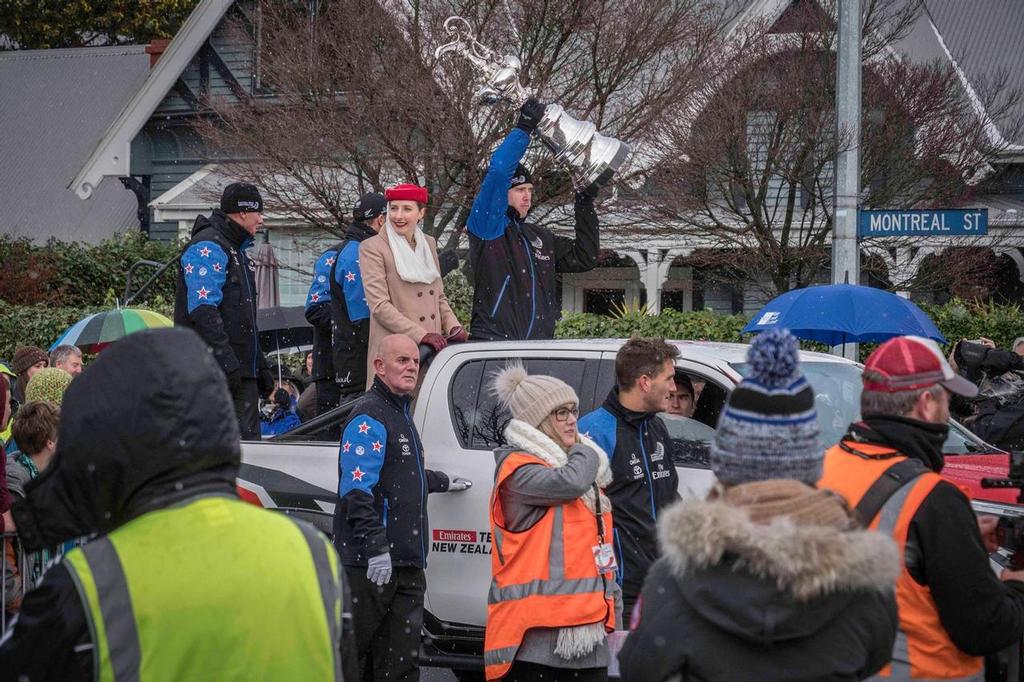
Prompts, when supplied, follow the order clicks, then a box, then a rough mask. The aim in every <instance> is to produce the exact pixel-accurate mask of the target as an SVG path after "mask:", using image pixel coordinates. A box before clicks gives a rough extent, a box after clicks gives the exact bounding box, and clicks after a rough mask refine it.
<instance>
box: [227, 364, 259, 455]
mask: <svg viewBox="0 0 1024 682" xmlns="http://www.w3.org/2000/svg"><path fill="white" fill-rule="evenodd" d="M231 397H232V398H234V401H235V415H236V416H237V417H238V430H239V431H241V432H242V440H259V439H260V389H259V385H258V382H257V381H256V380H255V379H242V380H241V381H240V382H239V384H238V389H237V390H236V391H235V394H234V395H233V396H231Z"/></svg>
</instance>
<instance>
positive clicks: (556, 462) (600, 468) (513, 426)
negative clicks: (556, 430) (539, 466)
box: [505, 419, 612, 513]
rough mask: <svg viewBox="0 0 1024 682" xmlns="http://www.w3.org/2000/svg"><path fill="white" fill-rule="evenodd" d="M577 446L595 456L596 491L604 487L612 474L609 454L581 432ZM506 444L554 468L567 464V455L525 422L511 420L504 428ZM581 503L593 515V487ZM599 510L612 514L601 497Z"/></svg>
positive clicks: (594, 505) (608, 505) (584, 495)
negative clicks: (582, 446)
mask: <svg viewBox="0 0 1024 682" xmlns="http://www.w3.org/2000/svg"><path fill="white" fill-rule="evenodd" d="M579 438H580V444H582V445H586V446H587V447H588V448H590V449H591V450H593V451H594V452H596V453H597V458H598V461H599V464H598V465H597V481H596V483H597V485H598V487H599V488H606V487H607V486H608V484H610V483H611V482H612V472H611V469H610V468H609V466H608V454H607V453H606V452H605V451H604V450H602V449H601V448H600V446H598V444H597V443H595V442H594V441H592V440H590V439H589V438H587V437H586V436H584V435H583V434H582V433H581V434H580V435H579ZM505 442H507V443H508V444H509V445H511V446H512V447H515V448H521V449H522V450H524V451H525V452H528V453H530V454H531V455H534V456H535V457H539V458H540V459H542V460H544V461H545V462H547V463H548V464H550V465H551V466H553V467H555V468H560V467H564V466H565V465H566V464H567V463H568V462H569V456H568V455H567V454H566V453H565V450H563V449H562V448H561V447H559V446H558V444H557V443H555V441H553V440H552V439H551V437H550V436H548V435H547V434H546V433H544V432H543V431H541V430H540V429H538V428H535V427H533V426H530V425H529V424H527V423H526V422H524V421H520V420H518V419H513V420H511V421H509V423H508V426H506V427H505ZM580 500H581V501H582V502H583V504H585V505H586V506H587V509H589V510H590V511H592V512H595V513H596V512H597V505H596V504H594V487H593V486H591V487H589V488H587V492H585V493H583V494H582V495H580ZM601 511H602V513H603V512H609V511H611V502H609V501H608V498H607V497H605V496H604V494H603V493H602V494H601Z"/></svg>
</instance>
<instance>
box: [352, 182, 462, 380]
mask: <svg viewBox="0 0 1024 682" xmlns="http://www.w3.org/2000/svg"><path fill="white" fill-rule="evenodd" d="M384 198H385V199H387V201H388V219H387V222H386V223H385V225H384V229H383V230H381V231H380V232H379V233H378V234H377V235H376V236H375V237H371V238H369V239H367V240H366V241H364V242H363V243H362V244H360V246H359V268H360V270H362V276H363V292H364V294H365V295H366V304H367V306H369V308H370V347H369V352H368V353H367V370H366V377H367V388H369V386H370V384H372V383H373V376H374V372H373V357H374V355H375V352H376V348H377V344H378V343H379V342H380V340H381V339H382V338H384V337H385V336H387V335H389V334H405V335H406V336H408V337H409V338H410V339H412V340H413V341H415V342H416V343H418V344H426V345H428V346H430V347H431V348H433V349H434V351H435V352H440V351H441V349H443V348H444V347H445V346H446V345H448V343H449V342H453V341H454V342H461V341H465V340H466V339H467V338H468V334H467V333H466V330H465V329H464V328H463V327H462V325H461V324H460V323H459V320H458V319H457V318H456V317H455V314H454V313H453V312H452V309H451V306H449V305H448V299H447V298H446V297H445V295H444V283H443V282H442V280H441V269H440V266H439V265H438V261H437V243H436V242H435V240H434V238H433V237H431V236H429V235H427V234H425V233H424V232H423V229H422V228H421V227H420V222H421V221H422V220H423V216H424V214H426V211H427V208H426V207H427V200H428V196H427V189H426V188H425V187H419V186H417V185H412V184H401V185H395V186H394V187H390V188H388V189H387V191H385V192H384Z"/></svg>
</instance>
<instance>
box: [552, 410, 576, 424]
mask: <svg viewBox="0 0 1024 682" xmlns="http://www.w3.org/2000/svg"><path fill="white" fill-rule="evenodd" d="M551 414H553V415H555V421H556V422H567V421H569V415H570V414H571V415H572V416H573V419H575V418H577V417H579V416H580V410H579V408H578V407H559V408H558V409H557V410H555V411H554V412H552V413H551Z"/></svg>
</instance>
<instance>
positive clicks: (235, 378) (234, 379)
mask: <svg viewBox="0 0 1024 682" xmlns="http://www.w3.org/2000/svg"><path fill="white" fill-rule="evenodd" d="M226 376H227V379H228V390H229V391H230V392H231V395H235V394H236V393H238V387H239V386H241V385H242V370H241V369H233V370H231V371H230V372H228V373H227V375H226Z"/></svg>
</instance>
